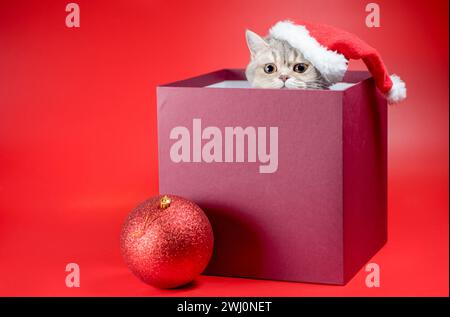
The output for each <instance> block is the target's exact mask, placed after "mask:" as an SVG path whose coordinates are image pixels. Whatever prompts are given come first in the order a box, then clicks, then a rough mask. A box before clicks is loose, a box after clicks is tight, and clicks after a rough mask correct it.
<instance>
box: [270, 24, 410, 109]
mask: <svg viewBox="0 0 450 317" xmlns="http://www.w3.org/2000/svg"><path fill="white" fill-rule="evenodd" d="M269 34H270V35H271V36H272V37H274V38H276V39H279V40H285V41H287V42H288V43H289V44H290V45H291V46H292V47H294V48H296V49H298V50H299V51H300V52H301V53H302V54H303V56H304V57H305V58H306V59H308V60H309V61H310V62H311V63H312V64H313V65H314V67H316V68H317V69H318V70H319V71H320V72H321V74H322V76H324V77H325V78H326V79H327V80H328V81H330V82H331V83H336V82H339V81H341V80H342V78H343V77H344V74H345V72H346V70H347V67H348V60H349V59H362V60H363V62H364V63H365V64H366V66H367V68H368V70H369V71H370V73H371V74H372V77H373V78H374V80H375V84H376V86H377V87H378V89H379V90H380V91H381V92H382V93H383V94H384V95H385V96H386V98H387V100H388V102H389V103H397V102H400V101H402V100H403V99H405V98H406V86H405V83H404V82H403V81H402V80H401V79H400V77H398V76H397V75H391V76H389V74H388V72H387V69H386V66H385V65H384V63H383V61H382V59H381V56H380V54H379V53H378V52H377V50H376V49H374V48H373V47H371V46H370V45H369V44H367V43H366V42H364V41H363V40H361V39H360V38H358V37H357V36H356V35H354V34H351V33H348V32H346V31H343V30H340V29H337V28H335V27H332V26H328V25H323V24H312V23H302V24H301V25H295V24H294V23H293V22H290V21H283V22H278V23H277V24H275V25H274V26H273V27H272V28H271V29H270V32H269Z"/></svg>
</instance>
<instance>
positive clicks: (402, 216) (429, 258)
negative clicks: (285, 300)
mask: <svg viewBox="0 0 450 317" xmlns="http://www.w3.org/2000/svg"><path fill="white" fill-rule="evenodd" d="M68 2H69V1H44V0H40V1H2V2H1V3H0V295H3V296H24V295H25V296H43V295H61V296H83V295H84V296H91V295H103V296H108V295H114V296H120V295H123V296H141V295H143V296H148V295H150V296H152V295H160V296H184V295H193V296H220V295H225V296H246V295H248V296H316V295H322V296H334V295H337V296H347V295H353V296H393V295H406V296H416V295H423V296H427V295H435V296H436V295H437V296H448V294H449V293H448V290H449V288H448V268H449V267H448V265H449V262H448V248H449V245H448V241H449V240H448V101H449V100H448V84H449V73H448V66H449V65H448V2H447V1H376V2H377V3H378V4H380V7H381V27H380V28H367V27H366V26H365V16H366V14H367V13H366V12H365V10H364V8H365V5H366V3H368V2H369V1H356V0H352V1H348V0H346V1H332V0H323V1H282V2H281V1H279V0H275V1H272V0H270V1H269V0H267V1H257V0H253V1H241V0H233V1H173V0H170V1H168V0H164V1H163V0H159V1H156V0H153V1H147V0H141V1H122V2H121V3H118V2H111V1H87V0H83V1H81V0H79V1H76V2H77V3H78V4H79V5H80V9H81V27H80V28H78V29H69V28H67V27H66V26H65V17H66V14H67V13H66V12H65V5H66V3H68ZM286 18H289V19H292V20H311V21H315V22H324V23H328V24H332V25H335V26H338V27H342V28H344V29H347V30H350V31H352V32H354V33H356V34H358V35H359V36H360V37H362V38H363V39H365V40H366V41H367V42H368V43H369V44H371V45H373V46H375V47H377V48H378V50H379V51H380V53H381V54H382V56H383V59H384V61H385V63H386V64H387V66H388V69H390V71H391V72H395V73H398V74H399V75H400V76H401V77H402V78H403V79H404V80H405V82H406V83H407V87H408V99H407V101H406V102H404V103H403V104H401V105H398V106H393V107H391V108H390V109H389V242H388V243H387V245H386V246H385V247H384V248H383V249H382V250H381V251H380V252H379V253H378V254H377V255H376V256H375V257H374V258H373V259H372V262H376V263H378V264H379V265H380V267H381V287H380V288H377V289H374V288H371V289H370V288H367V287H366V286H365V283H364V280H365V277H366V272H365V271H364V269H362V270H361V271H360V272H359V273H358V275H357V276H356V277H355V278H354V279H353V280H352V281H351V282H350V283H349V284H348V285H346V286H344V287H340V286H327V285H314V284H303V283H288V282H276V281H263V280H251V279H237V278H220V277H208V276H202V277H199V278H198V279H197V280H196V282H195V283H193V284H191V285H189V286H187V287H185V288H182V289H177V290H164V291H161V290H157V289H155V288H152V287H150V286H147V285H145V284H143V283H141V282H140V281H139V280H138V279H136V278H135V277H134V276H133V275H132V274H131V273H130V272H129V271H128V270H127V268H126V267H125V265H124V263H123V261H122V259H121V256H120V253H119V247H118V242H119V234H120V226H121V223H122V221H123V220H124V218H125V216H126V215H127V213H128V212H129V211H130V210H131V209H132V208H133V207H134V206H135V205H136V204H137V203H138V202H140V201H142V200H144V199H146V198H147V197H149V196H152V195H154V194H156V193H157V192H158V185H157V184H158V182H157V177H158V173H157V143H156V139H157V138H156V128H155V127H156V117H155V115H156V111H155V110H156V100H155V86H156V85H157V84H160V83H166V82H171V81H174V80H178V79H183V78H187V77H190V76H194V75H198V74H201V73H205V72H208V71H212V70H216V69H219V68H228V67H241V68H242V67H245V65H246V63H247V61H248V51H247V48H246V46H245V41H244V30H245V28H251V29H252V30H254V31H256V32H259V33H265V32H266V31H267V29H268V28H269V26H271V25H272V24H273V23H275V22H276V21H278V20H281V19H286ZM351 68H353V69H357V68H363V65H362V64H361V63H358V62H356V63H353V64H352V65H351ZM69 262H76V263H78V264H79V265H80V268H81V287H80V288H77V289H75V288H71V289H69V288H66V286H65V277H66V274H67V273H66V272H65V266H66V264H67V263H69Z"/></svg>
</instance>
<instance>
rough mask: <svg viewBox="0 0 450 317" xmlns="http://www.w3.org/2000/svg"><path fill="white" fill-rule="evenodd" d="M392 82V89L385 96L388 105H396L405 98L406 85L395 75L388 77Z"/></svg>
mask: <svg viewBox="0 0 450 317" xmlns="http://www.w3.org/2000/svg"><path fill="white" fill-rule="evenodd" d="M389 77H390V78H391V80H392V88H391V90H389V92H388V93H387V95H386V98H387V100H388V102H389V103H390V104H393V103H397V102H400V101H402V100H403V99H405V98H406V85H405V82H404V81H403V80H401V79H400V77H398V76H397V75H395V74H393V75H391V76H389Z"/></svg>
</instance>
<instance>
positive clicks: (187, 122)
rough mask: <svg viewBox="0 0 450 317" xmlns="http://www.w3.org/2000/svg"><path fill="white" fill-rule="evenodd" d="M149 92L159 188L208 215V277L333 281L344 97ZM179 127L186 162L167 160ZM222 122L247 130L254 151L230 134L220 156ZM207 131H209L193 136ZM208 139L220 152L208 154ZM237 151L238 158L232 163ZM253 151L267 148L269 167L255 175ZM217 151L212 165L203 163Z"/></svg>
mask: <svg viewBox="0 0 450 317" xmlns="http://www.w3.org/2000/svg"><path fill="white" fill-rule="evenodd" d="M157 97H158V129H159V131H158V138H159V172H160V179H159V184H160V192H161V193H172V194H177V195H180V196H184V197H186V198H189V199H192V200H193V201H195V202H196V203H198V204H199V205H200V207H202V208H203V209H204V210H205V212H206V213H207V215H208V217H209V219H210V221H211V224H212V226H213V230H214V235H215V247H214V254H213V257H212V260H211V262H210V265H209V266H208V268H207V271H206V273H207V274H211V275H224V276H240V277H254V278H265V279H278V280H289V281H304V282H317V283H331V284H341V283H342V282H343V241H342V235H343V232H342V228H343V215H342V197H343V194H342V177H343V175H342V164H343V163H342V94H341V93H335V94H317V92H310V91H303V92H299V91H289V90H262V89H258V90H251V89H208V88H204V89H201V88H173V87H161V88H160V89H158V96H157ZM193 119H196V121H195V122H196V124H197V125H194V121H193ZM198 124H199V125H201V127H199V125H198ZM177 127H181V128H182V130H183V131H188V133H189V137H188V139H189V142H188V143H189V147H190V153H189V155H188V157H189V160H190V162H179V163H176V162H174V161H173V159H172V157H171V156H170V151H171V149H172V150H173V146H174V144H175V142H178V141H179V140H178V139H170V138H169V136H170V134H171V132H173V131H174V130H173V129H174V128H177ZM227 127H229V128H236V127H241V128H243V129H246V128H249V130H247V131H248V132H249V133H250V132H251V131H253V132H254V133H255V139H254V141H255V142H256V143H255V142H253V144H256V145H255V146H256V148H254V147H252V146H250V145H249V144H252V142H251V141H249V140H250V139H251V137H248V136H246V137H245V141H244V142H241V143H239V142H238V141H237V139H236V138H234V139H232V140H234V141H233V142H234V144H233V151H234V152H233V155H232V161H233V162H225V161H226V158H225V152H226V146H225V143H226V137H225V134H226V133H225V129H226V128H227ZM183 128H186V129H183ZM206 128H208V130H206ZM210 128H211V129H210ZM259 128H261V129H259ZM270 128H276V129H277V132H278V133H277V136H276V138H275V134H272V132H274V131H275V130H271V129H270ZM195 131H197V132H195ZM198 131H203V132H198ZM205 131H209V132H212V131H215V136H214V137H211V135H208V136H207V135H204V137H205V138H203V139H201V140H200V139H199V136H200V138H201V136H202V135H203V133H206V132H205ZM263 131H265V133H266V139H265V140H266V142H262V141H261V142H262V143H261V144H264V145H266V149H263V148H261V144H260V143H259V142H260V140H264V139H263V137H264V136H263V133H262V132H263ZM270 131H272V132H270ZM253 132H252V133H253ZM252 133H250V135H251V134H252ZM219 135H220V140H221V141H219V140H218V139H216V136H217V137H218V138H219ZM271 136H273V139H272V141H269V140H270V139H271ZM212 139H214V140H215V142H216V143H215V144H216V145H217V144H219V145H218V148H215V150H214V151H210V150H211V148H208V150H207V151H206V150H205V147H204V146H206V145H207V144H208V143H209V142H211V140H212ZM275 139H276V142H277V143H276V144H275ZM271 142H272V143H271ZM238 144H239V145H238ZM275 145H278V151H276V149H275ZM241 146H243V147H242V148H241ZM195 147H197V150H196V149H195ZM219 147H220V150H219ZM238 147H239V148H241V149H244V162H236V161H237V158H236V155H237V153H238V152H239V149H238ZM206 148H207V147H206ZM252 148H253V149H255V150H256V156H254V158H255V159H254V160H253V162H252V160H250V159H249V157H250V156H251V155H250V154H249V153H250V152H252V150H250V152H248V151H249V149H252ZM260 149H261V150H265V151H264V152H265V153H272V159H271V161H270V162H271V163H270V164H271V166H272V167H276V168H275V169H273V170H272V173H261V172H260V168H261V167H264V166H267V165H269V162H267V160H266V162H263V161H264V157H262V156H261V157H260V154H259V151H260ZM216 151H218V152H221V153H220V155H217V157H216V158H217V160H218V161H213V162H210V163H207V162H205V156H204V154H208V153H216ZM177 153H179V152H178V151H177ZM241 153H242V151H241ZM253 153H255V152H253ZM275 153H277V155H276V156H277V163H276V164H275ZM199 154H201V155H199ZM194 156H196V158H195V157H194ZM195 160H198V161H197V162H194V161H195ZM219 161H221V162H219Z"/></svg>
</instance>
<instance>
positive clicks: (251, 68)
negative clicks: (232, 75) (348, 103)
mask: <svg viewBox="0 0 450 317" xmlns="http://www.w3.org/2000/svg"><path fill="white" fill-rule="evenodd" d="M245 35H246V39H247V45H248V48H249V49H250V63H249V64H248V66H247V68H246V71H245V75H246V77H247V80H248V81H249V82H250V84H251V85H252V86H253V87H255V88H300V89H328V88H329V86H330V85H331V83H330V82H328V81H327V80H326V79H325V78H324V77H323V76H322V75H321V74H320V72H319V71H318V70H317V69H316V68H315V67H314V65H312V64H311V63H310V62H309V61H308V60H306V59H305V58H304V57H303V55H302V53H301V52H300V51H299V50H297V49H295V48H293V47H292V46H291V45H290V44H289V43H288V42H287V41H283V40H278V39H275V38H273V37H271V36H268V37H266V38H264V39H263V38H262V37H260V36H259V35H258V34H256V33H255V32H252V31H250V30H247V31H246V33H245Z"/></svg>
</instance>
